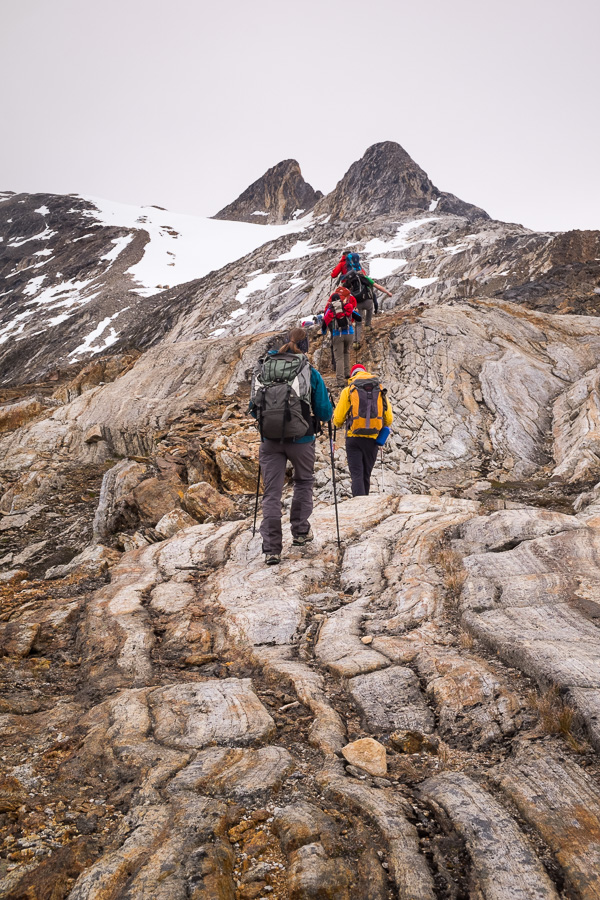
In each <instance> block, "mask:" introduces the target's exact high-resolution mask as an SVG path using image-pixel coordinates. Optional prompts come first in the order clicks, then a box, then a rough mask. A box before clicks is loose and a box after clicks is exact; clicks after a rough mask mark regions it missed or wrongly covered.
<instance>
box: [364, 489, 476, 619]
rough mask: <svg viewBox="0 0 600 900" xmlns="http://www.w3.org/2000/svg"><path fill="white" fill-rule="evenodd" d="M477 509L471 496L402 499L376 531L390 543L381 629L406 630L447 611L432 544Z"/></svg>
mask: <svg viewBox="0 0 600 900" xmlns="http://www.w3.org/2000/svg"><path fill="white" fill-rule="evenodd" d="M478 511H479V504H478V503H474V502H472V501H470V500H456V499H454V498H451V497H430V496H428V495H408V496H404V497H401V498H400V500H399V502H398V507H397V515H396V516H394V517H393V518H390V519H389V520H388V522H386V523H384V525H382V526H381V527H380V528H378V529H377V531H376V532H375V536H377V535H378V534H379V535H381V536H382V537H387V539H388V540H389V542H390V544H391V556H390V560H389V562H388V564H387V566H386V568H385V573H384V574H385V583H386V584H385V590H384V591H383V592H382V593H381V594H380V596H379V597H378V598H377V608H378V610H379V612H378V611H377V610H374V612H373V614H374V620H375V621H374V628H375V629H376V630H378V631H381V630H382V629H385V630H386V631H388V632H391V633H397V632H401V631H406V630H409V629H411V628H415V627H416V626H418V625H420V624H422V623H423V622H427V621H430V620H431V619H432V618H435V617H436V616H439V615H440V614H441V613H442V612H443V599H442V598H443V590H442V582H441V578H440V574H439V572H438V571H437V569H436V568H435V566H434V565H433V563H432V562H431V551H432V548H433V546H434V544H435V542H436V541H437V540H439V538H440V537H441V536H442V534H443V532H444V531H445V530H446V529H447V528H451V527H454V526H457V525H459V524H460V523H461V522H463V521H464V520H465V519H468V518H470V517H471V516H472V515H473V514H474V513H476V512H478ZM384 613H385V620H384V621H382V622H381V621H379V618H380V617H381V616H383V615H384Z"/></svg>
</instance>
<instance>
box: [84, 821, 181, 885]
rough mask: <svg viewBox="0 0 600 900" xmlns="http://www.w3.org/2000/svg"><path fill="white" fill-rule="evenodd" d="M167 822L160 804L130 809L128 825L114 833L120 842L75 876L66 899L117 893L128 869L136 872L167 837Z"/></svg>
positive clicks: (125, 880) (125, 879)
mask: <svg viewBox="0 0 600 900" xmlns="http://www.w3.org/2000/svg"><path fill="white" fill-rule="evenodd" d="M169 824H170V817H169V811H168V810H167V809H166V808H165V807H164V806H162V807H153V806H148V807H144V808H141V809H140V808H137V809H134V810H133V812H132V814H130V816H129V822H128V825H127V826H124V827H123V828H122V829H121V833H120V835H117V836H116V837H117V840H118V839H119V837H120V839H121V844H120V846H118V848H117V849H116V850H112V851H111V852H109V853H105V854H104V855H103V856H102V857H101V858H100V859H99V860H98V862H96V863H95V864H94V865H93V866H91V867H90V868H89V869H86V871H85V872H84V873H83V874H82V875H80V876H79V878H78V879H77V881H76V882H75V886H74V887H73V889H72V891H71V892H70V894H69V900H105V898H106V897H118V896H119V894H120V893H121V892H122V891H123V890H124V888H125V884H126V883H127V881H128V880H129V878H130V877H131V874H132V872H136V871H137V870H138V869H139V868H140V867H141V866H142V865H143V863H145V862H146V860H147V859H148V857H149V856H150V855H151V854H152V852H153V851H154V850H155V849H157V848H158V847H160V845H161V844H162V843H163V842H164V841H165V840H166V839H167V838H168V830H169Z"/></svg>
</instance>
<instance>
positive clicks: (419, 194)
mask: <svg viewBox="0 0 600 900" xmlns="http://www.w3.org/2000/svg"><path fill="white" fill-rule="evenodd" d="M433 209H439V211H440V212H449V213H456V214H457V215H467V216H468V217H470V218H473V217H478V218H489V217H488V215H487V213H486V212H484V211H483V210H482V209H478V207H476V206H472V205H471V204H470V203H464V202H463V201H462V200H459V199H458V197H455V196H454V195H453V194H447V193H444V192H442V191H440V190H438V188H437V187H436V186H435V185H434V184H433V183H432V181H431V180H430V178H429V176H428V175H427V173H426V172H425V171H424V170H423V169H422V168H421V167H420V166H419V165H417V163H416V162H415V161H414V160H413V159H412V157H411V156H409V154H408V153H407V152H406V150H405V149H404V148H403V147H401V146H400V144H397V143H396V142H395V141H382V142H381V143H379V144H373V145H372V146H371V147H369V148H368V150H367V151H366V153H365V154H364V156H363V157H362V158H361V159H359V160H358V161H357V162H355V163H353V164H352V165H351V166H350V168H349V169H348V171H347V172H346V174H345V175H344V177H343V178H342V179H341V181H339V182H338V184H337V185H336V187H335V188H334V190H333V191H332V192H331V193H330V194H328V195H327V196H326V197H325V198H324V199H323V200H322V201H320V203H319V204H318V205H317V207H316V209H315V212H316V213H317V214H319V213H320V214H327V215H329V216H330V217H331V220H332V221H340V220H346V221H347V220H356V219H359V218H364V217H365V216H369V217H371V218H376V217H377V216H384V215H400V214H402V213H405V212H407V211H409V210H433Z"/></svg>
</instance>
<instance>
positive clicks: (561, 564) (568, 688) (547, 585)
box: [461, 527, 600, 747]
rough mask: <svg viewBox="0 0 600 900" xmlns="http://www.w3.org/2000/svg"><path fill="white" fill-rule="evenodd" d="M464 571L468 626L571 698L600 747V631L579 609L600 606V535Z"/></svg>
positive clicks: (540, 541)
mask: <svg viewBox="0 0 600 900" xmlns="http://www.w3.org/2000/svg"><path fill="white" fill-rule="evenodd" d="M464 566H465V568H466V570H467V572H468V573H469V577H468V579H467V581H466V582H465V587H464V591H463V597H462V600H461V605H462V609H463V616H462V621H463V624H464V626H465V627H466V628H467V629H468V630H469V631H471V632H472V633H473V634H474V635H475V636H476V637H478V638H479V639H480V640H482V641H483V642H485V643H486V644H487V645H488V646H490V647H492V648H493V649H494V650H495V651H496V652H497V653H498V654H499V655H500V656H501V657H502V658H503V659H504V660H505V661H507V662H509V663H510V664H511V665H516V666H518V667H519V668H521V669H522V670H523V671H524V672H526V673H527V674H528V675H530V676H532V677H533V678H535V679H536V681H537V682H538V683H539V684H540V685H542V686H547V685H549V684H557V685H558V686H559V687H560V688H561V689H563V691H565V692H568V693H570V695H571V697H572V699H573V700H574V702H575V703H577V704H581V712H582V715H583V716H584V718H585V719H586V721H587V724H588V729H589V733H590V738H591V740H592V741H593V742H594V744H595V746H597V747H600V728H599V723H598V718H597V713H598V692H599V691H600V654H599V653H598V646H599V639H600V631H599V630H598V628H597V626H596V625H595V624H594V623H593V622H592V621H591V620H590V619H589V618H586V617H585V616H584V615H583V613H582V612H580V611H579V608H578V603H579V604H581V605H582V606H584V605H585V604H588V605H589V604H590V603H592V604H595V603H596V601H597V600H600V531H599V530H597V529H595V528H590V527H583V528H581V527H580V528H575V529H569V530H563V531H561V532H560V533H558V534H555V535H545V536H544V537H539V538H536V539H534V540H525V541H523V542H522V543H520V544H519V545H518V546H517V547H515V548H514V549H512V550H506V551H504V552H499V553H479V554H474V555H471V556H467V557H465V559H464Z"/></svg>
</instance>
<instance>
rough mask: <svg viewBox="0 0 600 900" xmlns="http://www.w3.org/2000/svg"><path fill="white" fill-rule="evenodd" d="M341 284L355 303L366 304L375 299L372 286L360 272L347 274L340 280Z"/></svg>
mask: <svg viewBox="0 0 600 900" xmlns="http://www.w3.org/2000/svg"><path fill="white" fill-rule="evenodd" d="M342 284H343V285H344V287H345V288H347V289H348V290H349V291H350V293H351V294H352V296H353V297H354V298H355V299H356V302H357V303H368V302H369V300H374V299H375V291H374V290H373V286H372V284H371V283H370V282H369V280H368V279H367V278H366V276H365V275H363V274H362V272H348V274H347V275H345V276H344V278H343V279H342Z"/></svg>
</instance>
